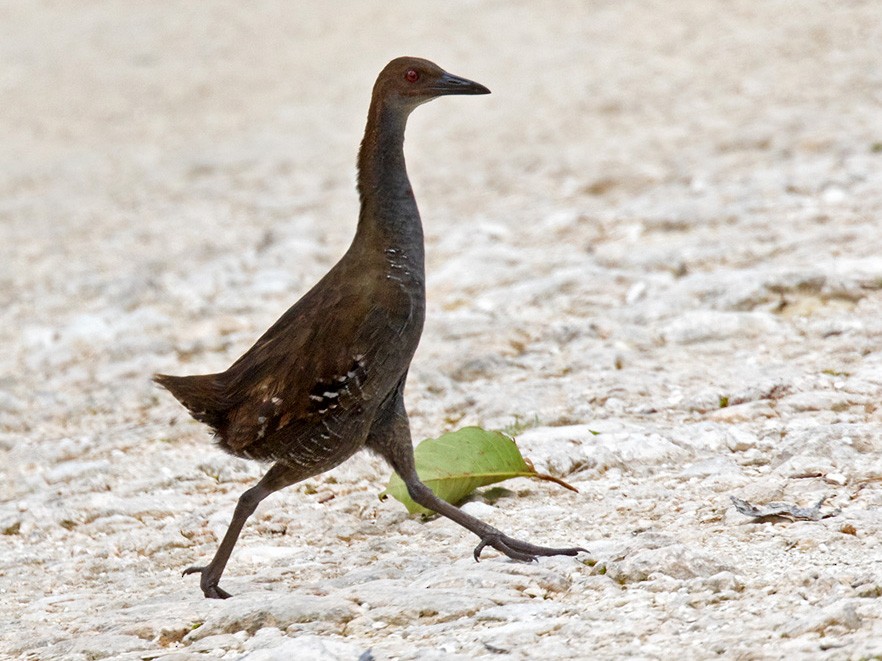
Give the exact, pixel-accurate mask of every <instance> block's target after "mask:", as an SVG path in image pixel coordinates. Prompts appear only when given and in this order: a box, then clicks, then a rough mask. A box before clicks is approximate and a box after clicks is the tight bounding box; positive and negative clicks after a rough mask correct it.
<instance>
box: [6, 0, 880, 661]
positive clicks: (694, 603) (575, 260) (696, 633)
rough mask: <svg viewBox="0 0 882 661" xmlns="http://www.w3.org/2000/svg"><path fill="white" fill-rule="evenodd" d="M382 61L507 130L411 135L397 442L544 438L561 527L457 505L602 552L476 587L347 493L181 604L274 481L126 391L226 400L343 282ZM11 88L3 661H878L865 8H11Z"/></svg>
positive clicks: (280, 529) (510, 500)
mask: <svg viewBox="0 0 882 661" xmlns="http://www.w3.org/2000/svg"><path fill="white" fill-rule="evenodd" d="M401 54H413V55H422V56H426V57H429V58H432V59H434V60H436V61H437V62H439V63H440V64H441V65H442V66H444V67H447V68H449V69H450V70H451V71H454V72H455V73H459V74H462V75H465V76H468V77H473V78H474V79H476V80H478V81H480V82H482V83H485V84H486V85H488V86H489V87H490V88H491V89H492V90H493V95H491V96H489V97H479V98H456V99H443V100H439V101H436V102H435V103H433V104H431V105H430V106H428V107H425V108H421V109H419V110H418V111H417V113H416V114H415V115H414V117H413V119H412V121H411V124H410V130H409V134H408V142H407V153H408V158H409V163H410V172H411V177H412V179H413V183H414V186H415V189H416V191H417V197H418V199H419V202H420V205H421V208H422V211H423V216H424V221H425V226H426V234H427V248H428V262H429V263H428V267H429V283H428V287H429V318H428V324H427V327H426V331H425V336H424V340H423V343H422V346H421V348H420V350H419V352H418V354H417V357H416V360H415V363H414V365H413V369H412V370H411V378H410V381H409V386H408V403H409V408H410V412H411V419H412V423H413V428H414V433H415V436H416V438H423V437H426V436H430V435H433V436H434V435H438V434H440V433H442V432H443V431H446V430H449V429H453V428H457V427H460V426H463V425H466V424H481V425H484V426H487V427H493V428H500V427H505V426H507V425H511V424H512V423H513V422H514V421H516V420H517V421H518V422H519V423H520V425H521V426H533V427H534V428H532V429H528V430H525V431H523V433H521V434H520V442H521V444H522V446H523V448H524V452H525V454H526V455H527V456H529V457H531V458H532V459H533V460H534V462H535V463H536V465H537V466H538V467H540V468H542V469H544V470H548V471H551V472H553V473H555V474H557V475H560V476H561V477H564V478H566V479H567V480H568V481H569V482H571V483H572V484H574V485H576V486H577V487H578V488H579V489H580V490H581V492H580V493H579V494H573V493H570V492H567V491H563V490H560V489H558V488H556V487H554V486H553V485H550V484H547V483H532V482H526V481H523V480H521V481H515V482H511V483H508V484H506V485H504V487H505V489H506V491H503V492H502V496H503V497H499V498H494V499H488V503H487V504H485V503H481V504H483V505H485V506H484V507H480V506H478V505H473V506H471V507H474V508H476V509H477V510H480V513H481V515H482V516H484V517H485V518H486V519H487V520H488V521H490V522H491V523H493V524H494V525H497V526H499V527H501V528H503V529H505V530H506V531H508V532H510V533H512V534H515V535H518V536H522V537H526V538H529V539H532V540H534V541H537V542H539V543H546V544H581V545H584V546H585V547H587V548H588V549H589V550H590V552H591V553H590V555H587V556H582V557H580V558H578V559H573V558H550V559H543V560H542V561H541V562H539V563H537V564H533V565H521V564H517V563H513V562H509V561H507V560H505V559H502V558H500V557H499V556H498V555H496V554H493V553H487V554H486V556H485V559H484V561H483V562H481V563H480V564H475V562H474V561H473V560H472V559H471V550H472V548H473V545H474V543H475V542H476V540H475V539H474V538H473V537H472V536H471V535H470V534H469V533H467V532H466V531H464V530H461V529H460V528H458V527H457V526H455V525H454V524H452V523H450V522H448V521H445V520H437V521H433V522H430V523H427V524H424V523H421V522H420V521H419V520H416V519H413V518H410V517H408V516H407V515H406V513H405V512H404V510H403V508H402V507H400V506H399V505H398V504H397V503H394V502H384V503H381V502H380V501H379V500H378V499H377V494H378V493H379V491H380V490H381V489H382V488H383V485H384V483H385V479H386V477H387V476H388V472H389V471H388V469H387V468H386V467H385V466H384V465H383V464H382V463H381V462H380V461H378V460H377V459H375V458H372V457H369V456H363V457H359V458H357V459H355V460H353V461H352V462H350V463H348V464H346V465H345V466H343V467H341V468H339V469H337V470H335V471H334V472H333V473H331V474H327V475H324V476H321V477H319V478H316V479H313V480H309V481H308V482H305V483H302V484H300V485H297V486H295V487H292V488H290V489H288V490H287V491H285V492H283V493H280V494H278V495H275V496H274V497H272V498H271V499H270V500H269V501H268V502H266V503H265V504H264V505H263V506H262V507H261V508H260V509H259V510H258V513H257V514H256V515H255V517H254V518H253V520H252V521H251V523H250V524H249V525H248V526H247V528H246V529H245V532H244V534H243V536H242V538H241V541H240V544H239V547H238V548H237V550H236V552H235V553H234V556H233V559H232V563H231V565H230V567H229V570H228V572H227V574H226V575H225V577H224V582H223V586H224V587H225V588H227V589H228V590H230V591H231V592H233V593H234V594H235V595H236V596H235V598H233V599H230V600H228V601H225V602H218V601H207V600H205V599H203V598H202V597H201V594H200V592H199V589H198V586H197V580H196V579H195V578H194V577H192V576H190V577H186V578H181V576H180V572H181V570H182V569H183V568H184V567H186V566H188V565H189V564H191V563H194V562H203V561H205V560H207V559H208V558H209V557H210V556H211V554H212V553H213V552H214V549H215V545H216V543H217V535H218V534H222V532H223V530H224V528H225V526H226V523H227V521H228V519H229V516H230V514H231V512H232V508H233V505H234V503H235V501H236V498H237V497H238V495H239V494H240V493H241V492H242V491H243V490H244V489H246V488H247V487H248V486H249V485H251V484H253V482H254V481H255V480H256V479H257V478H258V477H259V475H260V474H261V467H260V466H258V465H253V464H248V463H246V462H243V461H239V460H236V459H232V458H230V457H227V456H225V455H223V454H222V453H220V452H219V451H218V450H217V449H215V448H214V447H213V446H212V445H211V443H210V440H209V439H208V437H207V435H206V433H205V430H204V429H203V428H201V427H200V426H199V425H197V424H195V423H193V422H192V421H190V420H189V419H188V418H187V416H186V415H185V414H184V412H183V410H182V409H181V408H180V407H179V406H178V405H177V404H176V403H175V402H174V401H173V400H172V398H171V397H170V396H168V395H167V394H165V393H163V392H160V391H158V390H157V389H156V388H154V387H153V386H152V385H151V383H150V381H149V376H150V374H151V372H153V371H169V372H172V373H198V372H201V371H216V370H220V369H223V368H224V367H226V366H227V365H228V364H229V362H230V361H232V360H233V359H235V358H236V357H237V356H238V355H239V354H240V353H241V352H242V351H243V350H244V349H246V348H247V347H248V346H250V343H251V342H252V341H253V340H254V339H255V338H256V337H257V336H258V335H259V334H260V333H261V332H262V331H263V330H264V329H265V328H266V327H267V326H268V325H269V324H270V323H271V322H272V321H273V320H274V319H275V318H276V317H277V316H278V315H279V314H280V313H281V312H282V311H283V310H284V309H285V308H286V307H287V306H288V305H289V304H290V303H292V302H293V301H294V300H295V299H296V298H297V297H298V296H299V295H300V294H301V293H303V292H304V291H305V289H306V288H307V287H308V286H309V285H310V284H311V283H312V282H314V281H315V280H316V279H317V278H318V277H320V276H321V275H322V273H323V272H324V271H325V270H326V269H327V268H328V267H329V266H330V265H331V264H332V263H333V261H334V260H335V259H336V258H338V257H339V255H341V254H342V252H343V251H344V250H345V248H346V246H347V244H348V241H349V239H350V237H351V235H352V232H353V229H354V224H355V216H356V211H357V207H356V205H357V200H356V196H355V193H354V191H353V183H354V165H353V164H354V159H355V153H356V149H357V145H358V142H359V140H360V133H361V130H362V128H363V122H364V116H365V111H366V108H367V102H368V97H369V93H370V87H371V84H372V81H373V78H374V76H375V75H376V73H377V72H378V71H379V70H380V68H381V67H382V66H383V65H384V64H385V62H386V61H387V60H389V59H391V58H392V57H394V56H397V55H401ZM0 61H2V62H3V65H2V67H0V96H2V99H3V103H0V139H2V145H3V148H2V149H0V191H2V193H0V315H2V317H0V318H2V324H0V346H2V347H3V351H2V352H0V531H2V532H3V535H0V593H2V599H0V618H2V622H3V625H2V627H0V657H3V658H10V659H72V660H77V661H79V660H85V659H100V658H114V659H125V660H135V659H169V660H171V659H175V660H185V659H187V660H190V659H202V658H223V659H240V658H245V659H250V660H251V661H257V660H264V659H285V658H301V659H322V660H324V659H353V660H354V659H358V658H359V656H360V655H362V654H364V653H365V652H366V651H367V650H369V649H370V650H372V653H373V656H374V658H376V659H378V660H383V659H420V660H427V659H432V660H434V659H501V658H512V659H544V660H547V659H589V658H639V659H673V658H687V659H690V658H696V659H697V658H731V659H736V658H737V659H784V658H786V659H795V658H796V659H819V658H821V659H866V658H876V657H878V656H879V655H882V538H880V535H882V514H880V511H879V510H880V506H882V409H880V408H879V393H880V388H882V315H880V313H879V309H880V304H882V231H880V226H879V222H880V215H882V107H880V106H882V67H880V62H882V6H880V5H879V3H878V2H874V1H872V0H867V1H865V2H860V1H855V2H845V3H815V2H804V3H794V2H784V1H777V0H773V1H770V2H762V3H760V2H752V1H744V2H730V3H725V4H724V5H721V4H717V3H702V2H657V3H647V2H642V1H641V2H638V1H636V0H635V1H627V0H626V1H625V2H607V3H601V2H595V3H587V2H584V1H582V0H579V1H573V2H536V1H530V2H526V1H524V2H506V3H501V2H491V1H485V0H471V1H466V0H462V1H460V0H455V1H453V2H445V3H431V4H429V3H406V4H405V3H396V4H394V5H392V4H390V3H358V4H356V3H349V2H325V3H301V4H295V3H286V2H280V1H279V2H256V3H248V4H241V3H232V2H212V3H192V2H171V3H130V2H101V3H94V2H78V3H57V2H30V1H24V0H23V1H21V2H15V3H5V4H4V5H3V6H2V7H0ZM595 432H599V433H595ZM495 495H496V496H499V492H496V494H495ZM733 495H734V496H737V497H740V498H744V499H746V500H749V501H751V502H754V503H758V504H762V503H765V502H769V501H787V502H794V503H797V504H800V505H803V506H810V505H812V504H814V503H815V502H817V500H818V499H819V498H820V497H821V496H824V495H826V496H828V502H827V504H826V505H825V507H829V508H831V509H837V508H838V509H840V510H841V512H840V513H839V514H838V515H837V516H835V517H831V518H826V519H823V520H821V521H817V522H781V523H762V524H758V523H754V522H752V521H751V520H750V519H748V518H746V517H744V516H742V515H740V514H738V513H737V512H735V510H734V508H733V507H732V505H731V502H730V497H731V496H733ZM478 502H480V501H478ZM365 658H366V657H365Z"/></svg>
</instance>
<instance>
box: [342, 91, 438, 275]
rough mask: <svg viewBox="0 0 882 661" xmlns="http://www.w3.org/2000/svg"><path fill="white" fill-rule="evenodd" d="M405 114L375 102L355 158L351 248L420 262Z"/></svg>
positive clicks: (418, 224)
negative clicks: (398, 253)
mask: <svg viewBox="0 0 882 661" xmlns="http://www.w3.org/2000/svg"><path fill="white" fill-rule="evenodd" d="M407 115H408V113H407V112H403V111H401V110H400V109H397V108H390V107H387V106H386V105H384V104H383V103H382V101H378V100H377V99H374V100H373V101H372V102H371V107H370V111H369V113H368V121H367V127H366V128H365V133H364V140H362V143H361V149H360V151H359V154H358V193H359V197H360V198H361V212H360V214H359V218H358V231H357V233H356V238H355V240H356V242H357V243H360V244H362V245H366V246H370V247H371V248H373V249H377V250H387V249H390V248H392V249H396V250H402V251H404V252H405V253H407V254H409V255H410V256H411V257H412V258H414V259H415V261H416V262H418V263H419V264H420V265H422V262H423V227H422V223H421V221H420V212H419V210H418V209H417V204H416V200H415V199H414V196H413V190H412V189H411V187H410V180H409V179H408V178H407V167H406V166H405V163H404V128H405V125H406V123H407Z"/></svg>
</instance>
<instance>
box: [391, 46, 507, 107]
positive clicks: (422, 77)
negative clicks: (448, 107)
mask: <svg viewBox="0 0 882 661" xmlns="http://www.w3.org/2000/svg"><path fill="white" fill-rule="evenodd" d="M449 94H490V90H488V89H487V88H486V87H484V86H483V85H481V84H479V83H476V82H474V81H472V80H467V79H466V78H461V77H459V76H454V75H453V74H452V73H447V72H446V71H444V69H442V68H441V67H439V66H438V65H437V64H435V63H434V62H430V61H429V60H424V59H422V58H419V57H398V58H396V59H394V60H392V61H391V62H389V64H387V65H386V66H385V68H384V69H383V70H382V71H381V72H380V75H379V77H378V78H377V82H376V84H375V85H374V96H375V97H380V98H382V99H383V101H384V102H385V103H387V104H390V105H395V106H401V107H403V108H405V109H407V110H412V109H413V108H416V107H417V106H418V105H420V104H422V103H425V102H426V101H431V100H432V99H435V98H437V97H439V96H446V95H449Z"/></svg>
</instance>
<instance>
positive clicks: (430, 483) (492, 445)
mask: <svg viewBox="0 0 882 661" xmlns="http://www.w3.org/2000/svg"><path fill="white" fill-rule="evenodd" d="M414 456H415V458H416V469H417V474H418V475H419V476H420V479H421V480H422V481H423V482H424V483H425V485H426V486H427V487H429V488H430V489H431V490H432V491H433V492H434V493H435V495H436V496H438V497H439V498H441V499H443V500H446V501H447V502H448V503H453V504H454V505H456V504H459V503H460V502H462V500H463V499H464V498H465V497H466V496H468V495H469V494H470V493H472V492H473V491H474V490H475V489H477V488H478V487H483V486H487V485H488V484H494V483H496V482H502V481H503V480H509V479H511V478H513V477H532V478H537V479H540V480H549V481H552V482H556V483H557V484H560V485H561V486H564V487H566V488H567V489H571V490H573V491H576V489H575V488H574V487H572V486H570V485H569V484H567V483H566V482H564V481H563V480H559V479H558V478H555V477H552V476H550V475H542V474H541V473H537V472H536V469H535V468H533V464H531V463H530V460H529V459H524V457H523V456H521V452H520V450H518V446H517V445H516V444H515V442H514V439H512V438H511V437H510V436H507V435H506V434H503V433H502V432H498V431H487V430H486V429H481V428H480V427H464V428H463V429H460V430H458V431H455V432H450V433H449V434H444V435H443V436H440V437H438V438H430V439H426V440H425V441H423V442H422V443H420V444H419V445H418V446H417V447H416V449H415V450H414ZM387 496H392V497H393V498H395V499H396V500H398V501H400V502H402V503H403V504H404V506H405V507H406V508H407V511H408V512H410V513H411V514H416V513H421V514H432V513H433V512H431V510H427V509H426V508H425V507H422V506H421V505H418V504H417V503H415V502H413V500H412V499H411V497H410V495H409V494H408V493H407V487H406V486H405V485H404V482H403V481H402V479H401V478H400V477H398V475H397V474H396V473H393V474H392V477H391V478H389V484H388V485H387V486H386V489H385V491H383V492H382V493H381V494H380V499H385V498H386V497H387Z"/></svg>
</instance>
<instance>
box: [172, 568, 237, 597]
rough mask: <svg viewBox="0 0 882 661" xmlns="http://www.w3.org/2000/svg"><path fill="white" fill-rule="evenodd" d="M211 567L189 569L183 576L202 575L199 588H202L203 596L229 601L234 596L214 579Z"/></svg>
mask: <svg viewBox="0 0 882 661" xmlns="http://www.w3.org/2000/svg"><path fill="white" fill-rule="evenodd" d="M210 570H211V565H209V566H208V567H187V568H186V569H185V570H184V571H183V573H182V574H181V576H187V575H188V574H200V575H201V578H200V579H199V587H200V588H202V594H204V595H205V598H206V599H229V598H230V597H232V596H233V595H231V594H230V593H229V592H227V591H226V590H224V589H223V588H222V587H220V586H219V585H218V584H217V582H218V580H219V579H217V578H214V577H212V575H211V571H210Z"/></svg>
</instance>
